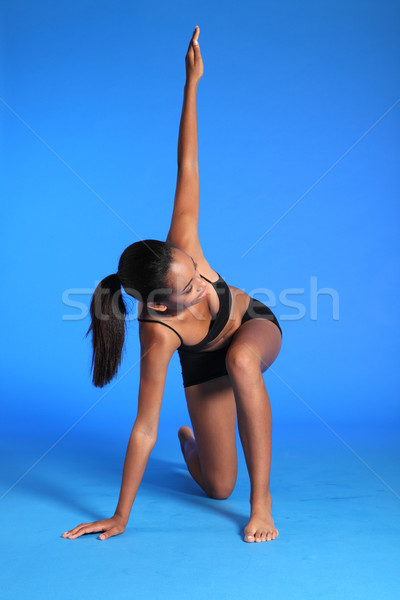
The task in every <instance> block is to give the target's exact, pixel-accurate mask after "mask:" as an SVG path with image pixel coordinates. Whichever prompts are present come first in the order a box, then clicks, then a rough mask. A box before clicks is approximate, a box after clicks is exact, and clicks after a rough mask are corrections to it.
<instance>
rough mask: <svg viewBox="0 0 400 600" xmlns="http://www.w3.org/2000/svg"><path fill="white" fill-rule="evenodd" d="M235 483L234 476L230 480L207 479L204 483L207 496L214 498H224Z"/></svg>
mask: <svg viewBox="0 0 400 600" xmlns="http://www.w3.org/2000/svg"><path fill="white" fill-rule="evenodd" d="M235 483H236V477H235V478H234V479H231V480H230V481H220V480H216V481H212V480H211V481H208V482H207V483H205V484H204V489H205V491H206V494H207V496H209V497H210V498H214V499H216V500H225V499H226V498H229V496H230V495H231V494H232V492H233V490H234V487H235Z"/></svg>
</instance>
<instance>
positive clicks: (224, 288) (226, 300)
mask: <svg viewBox="0 0 400 600" xmlns="http://www.w3.org/2000/svg"><path fill="white" fill-rule="evenodd" d="M217 275H218V279H217V281H210V280H209V279H207V277H204V276H203V275H201V274H200V277H202V278H203V279H205V280H206V281H208V283H211V285H212V286H213V288H214V289H215V291H216V292H217V294H218V297H219V309H218V312H217V315H216V317H215V319H212V320H211V323H210V327H209V330H208V333H207V335H206V337H205V338H203V339H202V340H201V342H199V343H198V344H192V345H185V344H184V343H183V340H182V338H181V336H180V335H179V333H178V332H177V331H175V329H174V328H173V327H171V326H170V325H167V323H164V322H163V321H156V320H155V319H139V318H138V321H145V322H148V323H161V325H165V327H169V328H170V329H172V331H175V333H176V335H177V336H178V337H179V339H180V340H181V345H180V346H179V348H178V353H179V354H180V353H181V352H182V353H183V352H199V351H200V350H202V349H203V348H204V347H205V346H206V345H207V344H208V343H209V342H211V341H212V340H214V339H215V338H216V337H217V336H218V335H219V334H220V333H221V331H222V330H223V328H224V327H225V325H226V324H227V322H228V319H229V315H230V312H231V306H232V295H231V291H230V289H229V286H228V285H227V284H226V282H225V280H224V279H222V277H221V275H220V274H219V273H217Z"/></svg>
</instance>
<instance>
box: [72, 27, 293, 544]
mask: <svg viewBox="0 0 400 600" xmlns="http://www.w3.org/2000/svg"><path fill="white" fill-rule="evenodd" d="M199 34H200V29H199V27H197V26H196V28H195V30H194V33H193V35H192V39H191V41H190V44H189V49H188V52H187V55H186V59H185V62H186V84H185V88H184V100H183V108H182V117H181V122H180V129H179V141H178V176H177V186H176V194H175V200H174V209H173V214H172V220H171V226H170V230H169V232H168V236H167V239H166V241H165V242H162V241H157V240H144V241H141V242H136V243H134V244H132V245H130V246H128V247H127V248H126V249H125V250H124V252H123V253H122V255H121V258H120V260H119V264H118V272H117V273H115V274H113V275H110V276H108V277H106V278H105V279H103V280H102V281H101V282H100V284H99V285H98V286H97V288H96V290H95V292H94V294H93V298H92V301H91V306H90V311H91V317H92V322H91V325H90V327H89V330H88V332H87V334H88V333H89V332H90V331H92V333H93V359H92V368H93V383H94V385H95V386H97V387H103V386H104V385H105V384H106V383H108V382H109V381H111V379H112V378H113V377H114V375H115V374H116V373H117V371H118V367H119V365H120V363H121V354H122V350H123V344H124V337H125V319H124V317H125V315H126V308H125V304H124V301H123V299H122V295H121V285H122V286H123V288H124V290H125V292H126V293H128V294H130V295H131V296H133V297H134V298H136V299H137V300H139V304H138V321H139V338H140V346H141V363H140V385H139V397H138V411H137V417H136V420H135V423H134V425H133V428H132V433H131V436H130V439H129V443H128V448H127V452H126V457H125V463H124V469H123V474H122V484H121V492H120V496H119V501H118V505H117V508H116V510H115V513H114V515H113V516H112V517H111V518H109V519H104V520H101V521H95V522H93V523H81V524H80V525H78V526H76V527H75V528H74V529H71V530H70V531H66V532H65V533H64V534H63V537H66V538H69V539H75V538H77V537H79V536H80V535H82V534H85V533H92V532H97V531H102V532H104V533H103V534H102V535H100V539H106V538H109V537H111V536H113V535H117V534H120V533H122V532H123V531H124V530H125V527H126V525H127V522H128V519H129V515H130V511H131V508H132V504H133V502H134V499H135V497H136V493H137V490H138V488H139V485H140V482H141V479H142V477H143V473H144V471H145V468H146V465H147V462H148V458H149V455H150V453H151V451H152V449H153V448H154V445H155V443H156V439H157V431H158V421H159V414H160V409H161V401H162V396H163V391H164V384H165V379H166V375H167V369H168V364H169V362H170V359H171V357H172V355H173V353H174V352H175V350H178V353H179V358H180V361H181V365H182V376H183V384H184V390H185V396H186V401H187V406H188V411H189V416H190V420H191V423H192V427H193V431H192V429H191V428H190V427H187V426H183V427H181V428H180V429H179V431H178V436H179V440H180V444H181V449H182V453H183V456H184V459H185V462H186V464H187V467H188V470H189V472H190V474H191V476H192V477H193V479H194V480H195V481H196V483H198V485H199V486H200V487H201V488H202V489H203V490H204V492H205V493H206V494H207V495H208V496H210V497H211V498H227V497H228V496H229V495H230V494H231V492H232V490H233V488H234V486H235V482H236V475H237V452H236V416H237V418H238V428H239V434H240V439H241V443H242V446H243V450H244V454H245V459H246V465H247V469H248V472H249V476H250V483H251V493H250V520H249V522H248V524H247V525H246V527H245V529H244V540H245V541H247V542H254V541H256V542H263V541H269V540H273V539H275V538H276V537H277V535H278V530H277V529H276V527H275V525H274V521H273V518H272V499H271V494H270V488H269V474H270V463H271V433H272V417H271V407H270V402H269V397H268V393H267V390H266V387H265V383H264V379H263V376H262V373H263V372H264V371H265V370H266V369H267V368H268V367H269V366H270V365H271V364H272V363H273V361H274V360H275V359H276V357H277V355H278V353H279V351H280V348H281V343H282V331H281V328H280V326H279V323H278V321H277V319H276V318H275V316H274V314H273V313H272V311H271V310H270V309H269V308H268V307H267V306H265V305H264V304H263V303H261V302H259V301H258V300H256V299H254V298H251V297H250V296H248V295H247V294H246V293H244V292H243V291H242V290H240V289H238V288H235V287H233V286H228V285H227V284H226V282H225V281H224V280H223V278H222V277H221V276H220V275H219V274H218V272H217V271H215V270H214V269H212V267H211V266H210V265H209V263H208V262H207V260H206V259H205V257H204V255H203V252H202V249H201V246H200V242H199V238H198V216H199V172H198V148H197V146H198V142H197V116H196V110H197V109H196V94H197V85H198V82H199V80H200V78H201V77H202V75H203V62H202V58H201V54H200V48H199V44H198V37H199ZM121 315H122V318H121ZM160 324H161V325H164V327H161V326H160Z"/></svg>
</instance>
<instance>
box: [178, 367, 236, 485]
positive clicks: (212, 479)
mask: <svg viewBox="0 0 400 600" xmlns="http://www.w3.org/2000/svg"><path fill="white" fill-rule="evenodd" d="M185 395H186V402H187V406H188V411H189V416H190V420H191V422H192V427H193V433H194V436H195V438H196V442H197V449H198V453H199V459H200V464H201V470H202V476H203V482H204V484H205V485H206V486H208V487H209V488H211V489H213V490H215V489H218V493H219V494H221V493H222V494H223V495H224V493H225V494H226V495H229V494H230V493H231V491H232V490H233V488H234V486H235V482H236V476H237V468H238V464H237V449H236V404H235V396H234V393H233V389H232V386H231V382H230V378H229V375H223V376H221V377H217V378H215V379H210V380H209V381H205V382H203V383H198V384H196V385H192V386H189V387H187V388H185Z"/></svg>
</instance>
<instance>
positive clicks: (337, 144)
mask: <svg viewBox="0 0 400 600" xmlns="http://www.w3.org/2000/svg"><path fill="white" fill-rule="evenodd" d="M399 12H400V10H399V5H398V4H397V3H395V2H383V3H378V2H360V1H357V2H355V1H353V2H350V3H348V2H342V1H341V2H336V3H325V2H321V3H315V2H309V1H308V2H304V3H297V2H285V3H278V2H271V1H266V2H254V1H253V2H251V1H250V2H246V3H236V4H235V3H232V2H218V3H216V4H215V3H211V2H202V3H201V4H199V3H194V2H168V3H165V2H158V1H157V2H149V3H134V2H130V3H128V2H116V3H111V2H102V3H98V2H88V1H84V2H80V3H79V4H78V3H72V4H71V3H70V2H64V1H62V2H57V3H53V2H40V3H32V2H21V1H17V2H12V3H11V2H8V3H7V2H6V3H3V4H2V8H1V29H2V31H1V40H2V41H1V45H2V47H1V51H2V60H1V94H0V95H1V102H0V119H1V121H0V122H1V137H2V143H1V171H2V172H1V195H2V219H1V245H2V256H3V261H2V278H1V279H2V284H3V293H2V294H1V314H2V316H3V322H2V340H3V343H2V346H1V378H2V381H1V389H2V396H3V403H4V407H5V410H4V414H5V415H6V418H5V419H4V421H3V427H5V428H7V429H8V430H9V431H13V430H18V431H23V430H26V431H27V432H28V431H32V430H34V431H35V432H40V431H46V430H47V431H48V430H51V431H57V432H58V433H61V432H62V431H64V430H65V429H66V427H67V426H69V425H70V424H72V423H73V422H74V421H76V419H78V418H80V417H81V416H82V415H83V414H84V413H85V411H86V410H88V409H89V408H90V407H92V408H91V410H90V412H89V413H88V414H87V416H86V417H84V418H83V419H82V421H81V424H80V425H79V427H82V428H83V429H82V431H83V430H84V428H89V429H90V428H92V429H94V430H97V431H99V432H105V431H106V430H107V431H108V432H110V431H112V432H114V433H113V435H114V434H115V435H120V434H121V435H124V436H126V434H127V432H128V431H129V429H130V427H131V425H132V424H133V421H134V418H135V415H136V402H137V393H138V384H139V343H138V327H137V323H136V321H135V320H132V321H131V322H130V323H129V335H128V339H127V343H126V353H125V355H124V360H123V364H122V366H121V369H120V372H119V374H118V376H117V377H116V379H115V380H114V381H113V382H112V384H110V385H109V386H108V387H107V388H103V389H102V390H100V389H96V388H94V387H93V386H92V384H91V379H90V374H89V367H90V358H91V356H90V340H89V339H85V338H84V334H85V332H86V330H87V328H88V326H89V318H88V316H87V308H88V306H89V302H90V297H91V292H93V290H94V287H95V286H96V285H97V283H98V282H99V281H100V280H101V279H102V278H103V277H105V276H106V275H108V274H110V273H112V272H114V271H115V270H116V268H117V265H118V259H119V256H120V254H121V253H122V251H123V250H124V248H125V247H126V246H127V245H129V244H131V243H133V242H135V241H137V240H138V239H146V238H156V239H165V237H166V234H167V231H168V227H169V222H170V218H171V212H172V205H173V197H174V192H175V182H176V152H177V140H178V127H179V120H180V113H181V107H182V99H183V86H184V82H185V64H184V58H185V54H186V51H187V46H188V43H189V39H190V36H191V33H192V31H193V28H194V26H195V25H196V24H197V25H199V26H200V30H201V33H200V38H199V42H200V47H201V51H202V56H203V61H204V76H203V78H202V80H201V81H200V83H199V88H198V126H199V166H200V224H199V229H200V237H201V241H202V245H203V250H204V253H205V255H206V257H207V259H208V261H209V262H210V264H211V266H212V267H213V268H214V269H215V270H217V271H218V272H219V273H221V275H222V276H223V277H224V278H225V279H226V280H227V281H228V283H229V284H231V285H234V286H237V287H240V288H242V289H243V290H245V291H246V292H247V293H249V294H250V295H253V294H254V295H256V296H257V297H258V298H259V299H260V300H262V301H264V302H266V303H267V304H268V305H269V306H270V307H271V308H272V310H273V311H274V312H275V314H276V316H277V317H278V319H279V321H280V323H281V326H282V329H283V346H282V350H281V353H280V355H279V357H278V358H277V360H276V362H275V363H274V364H273V365H272V367H271V369H270V371H268V372H267V373H265V375H264V377H265V381H266V384H267V389H268V391H269V394H270V398H271V403H272V408H273V414H274V419H275V423H277V424H278V427H279V424H282V426H284V425H285V424H290V425H292V426H293V427H297V426H300V427H302V428H304V427H305V426H307V424H309V423H311V422H312V421H313V420H315V418H316V417H315V415H314V414H313V413H312V412H311V411H310V410H309V408H308V407H312V409H313V410H314V411H316V413H317V414H318V415H319V416H320V417H321V418H323V419H324V420H326V421H327V422H328V423H330V424H331V425H333V424H336V425H337V426H338V425H339V424H342V425H345V424H349V425H351V426H353V427H355V428H358V427H363V426H364V425H367V424H376V423H380V424H381V425H384V426H389V425H396V424H398V421H399V403H398V398H399V369H398V360H399V351H398V338H399V313H398V299H397V296H398V292H399V270H398V263H399V242H398V233H397V234H396V231H397V232H398V222H399V202H398V198H399V177H398V172H399V154H400V151H399V142H398V140H399V122H400V103H399V104H396V103H397V102H399V97H400V90H399V79H398V56H399V46H400V40H399V37H398V35H397V33H398V25H399ZM324 288H329V290H330V291H328V293H325V294H320V295H319V296H317V295H316V292H317V290H321V289H324ZM71 290H72V292H73V293H74V300H76V301H79V302H81V303H83V308H82V309H79V308H74V307H71V306H67V305H66V304H65V299H66V297H70V298H71V297H72V296H71V293H72V292H71ZM266 294H267V295H266ZM289 300H290V302H292V303H293V302H297V303H300V304H299V306H298V307H297V308H296V307H293V306H290V305H289V304H290V303H289ZM130 306H131V311H132V315H133V316H135V315H136V303H135V302H134V301H133V300H132V301H131V302H130ZM335 306H336V312H335V310H334V308H335ZM312 311H314V312H313V313H312ZM96 402H97V404H96V406H94V407H93V405H94V403H96ZM305 403H306V404H307V405H308V406H307V405H306V404H305ZM184 422H187V417H186V407H185V398H184V392H183V386H182V382H181V375H180V365H179V359H178V356H177V355H176V356H174V357H173V360H172V362H171V365H170V369H169V372H168V378H167V384H166V389H165V398H164V404H163V408H162V414H161V430H162V431H164V432H168V431H169V430H170V428H171V427H174V428H175V426H179V425H181V424H183V423H184Z"/></svg>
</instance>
